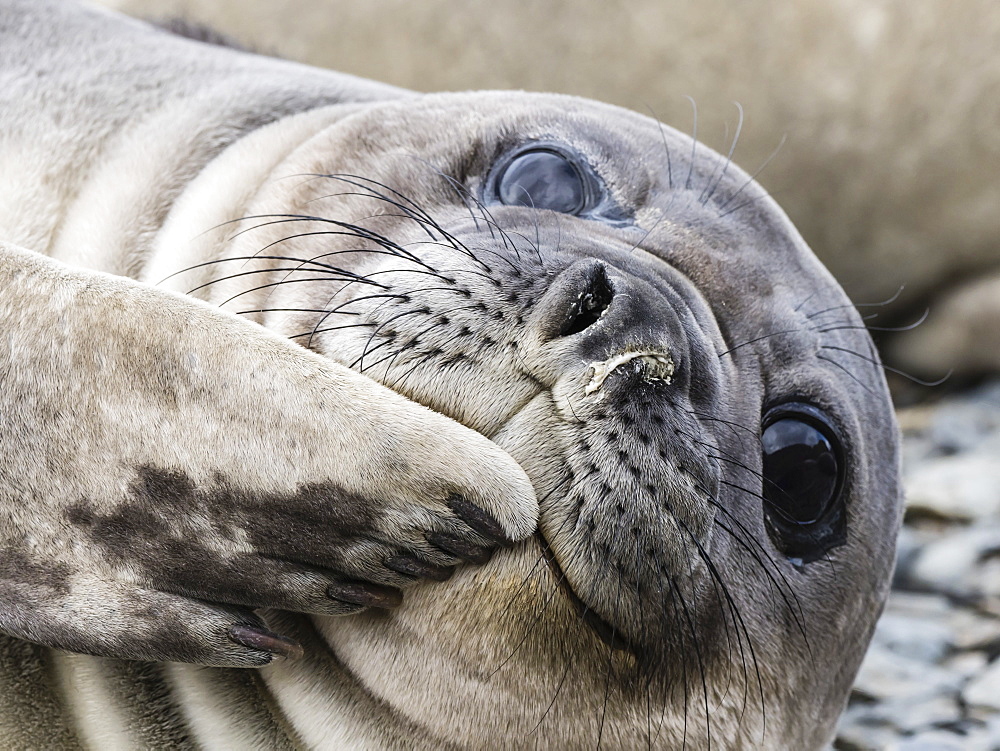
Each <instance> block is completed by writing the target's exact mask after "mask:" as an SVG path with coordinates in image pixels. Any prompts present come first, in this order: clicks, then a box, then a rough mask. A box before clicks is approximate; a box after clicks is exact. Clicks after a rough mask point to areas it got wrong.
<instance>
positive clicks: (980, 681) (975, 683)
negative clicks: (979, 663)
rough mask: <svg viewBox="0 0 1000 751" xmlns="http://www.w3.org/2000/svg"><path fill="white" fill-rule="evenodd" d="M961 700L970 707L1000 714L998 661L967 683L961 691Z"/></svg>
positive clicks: (999, 669)
mask: <svg viewBox="0 0 1000 751" xmlns="http://www.w3.org/2000/svg"><path fill="white" fill-rule="evenodd" d="M962 699H964V700H965V702H966V703H967V704H968V705H970V706H973V707H982V708H986V709H989V710H992V711H994V712H1000V659H998V660H994V661H993V662H992V663H990V665H989V666H988V667H987V668H986V669H985V670H983V671H982V672H981V673H980V674H979V675H977V676H976V677H975V678H973V679H972V680H970V681H969V682H968V684H967V685H966V686H965V688H964V689H963V690H962Z"/></svg>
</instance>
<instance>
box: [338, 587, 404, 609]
mask: <svg viewBox="0 0 1000 751" xmlns="http://www.w3.org/2000/svg"><path fill="white" fill-rule="evenodd" d="M326 593H327V594H328V595H329V596H330V597H332V598H333V599H334V600H340V601H341V602H349V603H351V604H352V605H364V606H366V607H371V608H395V607H398V606H399V605H400V604H401V603H402V602H403V593H402V592H400V591H399V590H398V589H396V588H394V587H380V586H379V585H377V584H362V583H361V582H336V583H334V584H331V585H330V586H329V587H327V590H326Z"/></svg>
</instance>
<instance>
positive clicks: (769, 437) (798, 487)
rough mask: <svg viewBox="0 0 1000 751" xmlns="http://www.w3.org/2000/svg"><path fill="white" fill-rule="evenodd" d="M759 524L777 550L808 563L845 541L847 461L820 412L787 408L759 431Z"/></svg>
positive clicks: (807, 407)
mask: <svg viewBox="0 0 1000 751" xmlns="http://www.w3.org/2000/svg"><path fill="white" fill-rule="evenodd" d="M761 450H762V454H763V462H762V466H763V472H762V475H763V487H762V491H763V492H762V497H763V500H764V509H763V510H764V518H765V521H766V522H767V527H768V532H769V533H770V536H771V539H772V541H773V542H774V543H775V545H776V547H777V548H778V549H779V550H781V551H782V552H783V553H784V554H785V555H786V556H788V557H789V558H791V559H795V560H798V561H801V562H803V563H809V562H811V561H814V560H817V559H818V558H820V557H822V556H823V555H824V554H825V553H826V552H827V551H829V550H830V549H831V548H834V547H836V546H838V545H841V544H843V543H844V542H845V541H846V538H847V530H846V522H845V513H844V506H845V503H844V497H843V496H844V493H843V487H844V478H845V474H846V472H845V467H846V458H845V452H844V449H843V445H842V442H841V440H840V436H839V434H838V432H837V430H836V429H835V427H834V425H833V422H832V421H831V420H830V418H829V417H828V416H827V415H826V413H825V412H823V411H822V410H820V409H818V408H817V407H814V406H813V405H811V404H805V403H798V402H787V403H784V404H780V405H778V406H776V407H774V408H772V409H771V410H769V411H768V412H767V414H766V415H765V416H764V420H763V422H762V425H761Z"/></svg>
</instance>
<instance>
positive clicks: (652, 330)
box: [204, 93, 900, 748]
mask: <svg viewBox="0 0 1000 751" xmlns="http://www.w3.org/2000/svg"><path fill="white" fill-rule="evenodd" d="M281 171H282V173H283V174H289V175H292V174H294V175H299V176H303V175H304V176H306V177H299V178H297V180H296V182H295V183H293V184H292V183H289V181H287V180H284V181H275V182H274V183H272V184H270V185H267V186H265V187H264V189H262V191H261V192H260V194H259V195H258V196H257V198H256V199H255V201H254V203H253V205H252V206H250V207H249V208H250V210H249V211H248V212H247V216H248V218H247V219H245V220H244V222H245V225H244V227H245V229H246V230H247V231H245V232H242V233H241V234H240V235H239V236H238V237H237V238H236V240H235V241H234V242H233V243H232V244H231V245H230V246H229V247H228V249H227V250H226V253H228V254H229V257H231V258H234V259H246V258H249V257H251V256H254V255H255V254H256V260H255V262H256V263H258V264H259V267H258V268H259V269H260V274H259V275H257V276H255V277H253V279H254V281H253V284H252V285H248V284H247V279H246V277H232V278H230V277H229V276H226V278H224V279H220V280H218V281H217V282H215V281H213V284H212V285H211V286H210V288H206V289H211V290H212V291H211V293H210V295H209V296H211V297H213V298H214V299H215V300H216V301H217V302H221V301H222V300H225V299H229V300H231V301H230V302H229V303H228V304H229V305H230V306H232V305H237V306H239V308H240V309H241V310H243V311H247V310H252V311H260V312H258V313H254V314H253V315H256V317H257V318H258V320H259V321H260V322H261V323H263V324H265V325H267V326H269V327H271V328H275V329H277V330H279V331H281V332H283V333H285V334H286V335H288V336H290V337H293V338H294V339H295V340H296V341H299V342H301V343H302V344H304V345H306V346H308V347H310V348H312V349H314V350H316V351H318V352H320V353H322V354H324V355H326V356H328V357H331V358H333V359H335V360H338V361H340V362H342V363H344V364H347V365H349V366H351V367H352V368H355V369H357V370H360V371H361V372H364V373H366V374H368V375H369V376H371V377H373V378H375V379H377V380H379V381H381V382H382V383H384V384H386V385H388V386H390V387H391V388H393V389H394V390H396V391H398V392H400V393H402V394H404V395H406V396H408V397H410V398H412V399H414V400H416V401H418V402H421V403H423V404H425V405H427V406H430V407H432V408H433V409H435V410H438V411H440V412H443V413H445V414H447V415H449V416H451V417H453V418H455V419H457V420H458V421H460V422H462V423H464V424H465V425H467V426H469V427H472V428H474V429H475V430H477V431H479V432H481V433H483V434H484V435H486V436H487V437H489V438H491V439H492V440H494V441H495V442H496V443H498V444H499V445H500V446H501V447H503V448H504V449H505V450H506V451H508V452H509V453H510V454H511V455H512V456H513V457H515V459H517V461H518V462H519V463H520V464H521V466H522V467H523V468H524V469H525V470H526V472H527V474H528V476H529V477H530V478H531V480H532V483H533V484H534V487H535V490H536V493H537V496H538V498H539V499H540V504H541V516H540V523H539V531H538V533H537V534H536V536H535V537H534V538H533V540H532V541H531V542H529V543H527V544H524V545H521V546H518V547H516V548H514V549H512V550H508V551H504V552H502V553H501V554H499V555H497V556H496V557H495V558H494V560H493V561H492V562H491V563H490V564H489V565H488V566H487V567H485V568H484V569H481V570H476V571H472V570H468V571H460V572H459V573H458V574H456V576H455V577H454V578H453V579H452V580H451V581H450V582H448V583H447V584H445V585H439V586H436V587H433V588H417V589H416V590H414V593H413V595H412V596H410V597H409V598H408V602H407V604H405V605H404V606H403V607H402V608H400V609H399V610H398V611H397V612H394V613H392V614H391V615H388V616H387V615H385V614H382V613H372V614H363V615H361V616H358V617H355V618H351V619H326V620H324V619H322V618H317V619H316V621H315V623H316V626H317V628H318V629H319V632H320V633H321V634H322V636H323V638H324V639H325V641H326V643H327V644H328V645H329V647H330V648H331V649H332V650H333V652H334V653H335V654H336V656H337V659H339V660H340V661H342V663H343V665H344V666H345V667H346V670H347V672H348V673H349V674H350V675H351V676H353V678H354V679H355V680H357V681H358V682H360V683H361V684H363V685H364V686H365V687H366V689H367V690H368V691H370V692H372V694H373V695H375V696H376V697H378V699H379V700H381V701H382V702H384V703H385V704H386V705H388V706H390V707H391V708H392V709H393V711H394V712H395V713H398V714H399V715H401V716H403V717H406V718H407V719H408V720H409V721H410V722H412V723H414V724H416V725H419V726H421V727H423V728H424V729H425V730H426V731H427V732H428V733H429V734H430V736H431V737H433V738H437V739H439V740H442V741H445V740H447V741H450V742H457V743H475V742H477V739H482V738H485V737H505V738H522V739H523V738H524V737H532V738H534V739H537V740H538V742H539V743H541V744H542V745H545V744H549V745H560V744H562V745H567V744H568V745H571V746H572V745H580V746H584V745H594V744H597V743H604V744H606V745H610V746H612V747H633V746H635V747H638V746H645V745H651V746H656V747H665V748H674V747H681V746H682V745H683V744H685V743H686V744H687V745H689V746H691V747H702V746H704V745H707V744H709V743H710V742H711V741H712V740H715V741H716V742H722V743H723V744H724V745H725V746H726V747H739V746H741V745H746V746H758V745H763V746H765V747H784V748H807V747H810V748H811V747H818V746H819V745H821V744H822V743H824V742H826V741H827V740H828V739H829V737H830V736H831V734H832V732H833V726H834V723H835V721H836V718H837V716H838V715H839V713H840V711H841V709H842V707H843V704H844V702H845V700H846V696H847V692H848V691H849V688H850V685H851V682H852V679H853V677H854V674H855V672H856V670H857V667H858V665H859V664H860V660H861V657H862V656H863V654H864V651H865V647H866V645H867V643H868V641H869V638H870V636H871V633H872V629H873V627H874V623H875V620H876V618H877V616H878V614H879V612H880V610H881V607H882V604H883V602H884V599H885V597H886V594H887V590H888V582H889V576H890V571H891V566H892V561H893V555H894V539H895V533H896V529H897V526H898V523H899V516H900V494H899V484H898V450H897V437H896V428H895V423H894V418H893V414H892V409H891V404H890V401H889V397H888V393H887V390H886V387H885V383H884V379H883V377H882V374H881V370H880V368H879V366H878V358H877V355H876V353H875V351H874V348H873V346H872V343H871V340H870V338H869V337H868V335H867V332H866V331H865V328H864V325H863V322H862V320H861V319H860V317H859V316H858V314H857V313H856V311H855V310H854V308H853V307H852V305H851V303H850V301H849V300H848V299H847V298H846V297H845V295H844V294H843V292H842V291H841V290H840V288H839V287H838V286H837V284H836V283H835V282H834V280H833V279H832V277H831V276H830V275H829V274H828V273H827V272H826V271H825V270H824V269H823V268H822V266H821V265H820V264H819V263H818V261H817V260H816V259H815V258H814V257H813V255H812V253H811V252H810V251H809V249H808V248H807V246H806V245H805V243H804V242H803V240H802V239H801V237H800V236H799V235H798V233H797V232H796V231H795V229H794V228H793V227H792V226H791V224H790V223H789V221H788V219H787V218H786V217H785V215H784V214H783V213H782V212H781V211H780V209H779V208H778V207H777V206H776V204H775V203H774V202H773V201H772V200H771V198H770V197H769V196H768V195H767V194H766V193H765V192H764V191H763V189H762V188H760V187H759V186H758V185H757V184H756V183H754V182H753V180H752V179H751V178H749V177H748V176H747V175H746V174H745V173H744V172H742V171H741V170H739V169H738V168H736V167H735V166H734V165H732V164H731V163H730V162H729V160H728V159H727V158H725V157H723V156H720V155H719V154H716V153H715V152H712V151H711V150H709V149H707V148H705V147H703V146H702V145H700V144H697V143H693V142H692V141H691V140H690V139H688V138H686V137H685V136H683V135H681V134H679V133H677V132H675V131H673V130H671V129H669V128H664V127H662V126H660V125H658V124H657V123H656V122H654V121H653V120H651V119H649V118H645V117H642V116H639V115H636V114H633V113H629V112H625V111H622V110H620V109H617V108H614V107H610V106H604V105H599V104H595V103H592V102H586V101H583V100H579V99H575V98H571V97H557V96H541V95H528V94H501V93H481V94H442V95H429V96H424V97H420V98H418V99H408V100H404V101H398V102H389V103H384V104H380V105H373V106H368V107H365V108H364V109H360V110H358V111H356V112H353V113H351V114H349V115H348V116H345V117H343V118H341V119H339V120H337V121H336V122H335V123H333V124H332V125H330V127H328V128H326V129H325V130H323V131H322V132H320V133H319V134H317V135H316V136H314V137H313V138H312V139H311V140H309V141H308V142H306V143H305V144H304V145H303V146H302V147H300V148H299V149H298V150H297V151H295V152H294V153H293V154H292V155H291V156H290V157H289V159H288V160H287V162H286V163H285V164H283V165H282V168H281ZM262 248H267V249H269V250H267V251H262V250H261V249H262ZM268 255H271V256H273V257H274V258H272V259H271V260H268V259H267V258H265V256H268ZM290 261H293V262H290ZM240 262H241V263H243V262H244V261H240ZM234 264H235V261H234ZM204 294H209V293H207V292H206V293H204ZM289 628H292V626H291V625H289ZM297 669H301V670H306V668H305V667H302V666H300V667H299V668H296V667H295V666H283V667H281V668H280V669H275V670H274V671H271V672H268V673H267V675H268V676H269V678H268V681H269V685H271V688H272V690H274V691H275V692H276V693H278V694H279V695H280V694H281V692H282V691H283V690H284V689H283V688H282V685H283V684H284V683H285V682H287V679H288V678H289V677H290V676H289V674H288V672H287V671H294V670H297ZM269 671H270V669H269ZM299 679H300V683H301V682H303V681H304V680H305V678H304V677H303V676H299ZM431 710H432V711H431Z"/></svg>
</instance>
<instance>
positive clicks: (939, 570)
mask: <svg viewBox="0 0 1000 751" xmlns="http://www.w3.org/2000/svg"><path fill="white" fill-rule="evenodd" d="M998 493H1000V490H998ZM998 548H1000V524H994V523H990V524H983V525H980V526H975V527H968V528H957V529H955V530H953V531H951V532H950V533H949V534H947V535H945V536H943V537H942V538H941V539H940V540H937V541H935V542H931V543H929V544H927V545H925V546H924V548H923V550H921V551H920V553H919V554H918V555H917V556H916V558H915V559H914V560H913V562H912V564H911V567H910V570H909V576H910V578H911V579H912V581H913V582H914V583H915V584H917V585H920V586H923V587H927V588H930V589H933V590H936V591H939V592H948V593H951V594H958V595H964V596H972V597H975V596H979V595H984V594H985V595H989V594H992V592H991V590H989V589H985V588H984V584H988V583H989V584H992V582H986V581H983V580H980V577H979V572H978V570H977V565H978V564H979V563H980V560H981V559H983V558H985V557H986V556H988V555H989V554H991V553H992V552H993V551H995V550H997V549H998Z"/></svg>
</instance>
